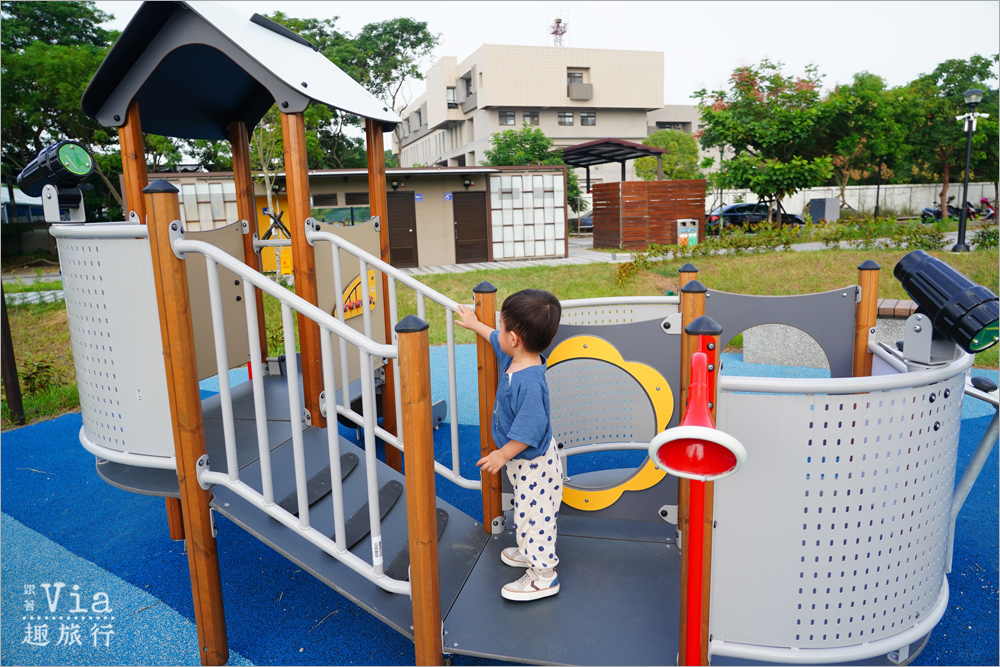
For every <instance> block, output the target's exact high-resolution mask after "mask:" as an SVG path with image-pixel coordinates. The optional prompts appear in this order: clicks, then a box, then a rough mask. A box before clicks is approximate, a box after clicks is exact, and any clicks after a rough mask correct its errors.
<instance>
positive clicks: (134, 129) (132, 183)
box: [118, 102, 149, 225]
mask: <svg viewBox="0 0 1000 667" xmlns="http://www.w3.org/2000/svg"><path fill="white" fill-rule="evenodd" d="M118 141H119V143H120V145H121V153H122V177H123V178H124V180H125V192H123V193H122V195H124V198H125V219H126V220H128V213H129V211H135V212H136V213H137V214H138V215H139V222H140V223H141V224H143V225H144V224H146V198H145V195H143V194H142V191H143V189H144V188H145V187H146V186H147V185H149V177H148V176H147V166H146V149H145V145H144V144H143V140H142V122H141V120H140V118H139V105H138V104H137V103H136V102H132V103H131V104H129V105H128V111H126V113H125V124H124V125H122V126H121V127H119V128H118Z"/></svg>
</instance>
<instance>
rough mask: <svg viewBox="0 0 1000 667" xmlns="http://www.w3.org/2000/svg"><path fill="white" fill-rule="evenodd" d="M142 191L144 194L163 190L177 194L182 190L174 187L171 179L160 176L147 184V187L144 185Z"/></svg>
mask: <svg viewBox="0 0 1000 667" xmlns="http://www.w3.org/2000/svg"><path fill="white" fill-rule="evenodd" d="M142 192H143V194H156V193H161V192H172V193H174V194H177V193H178V192H180V190H178V189H177V188H176V187H174V184H173V183H171V182H170V181H168V180H165V179H163V178H158V179H156V180H155V181H153V182H152V183H150V184H149V185H147V186H146V187H144V188H143V189H142Z"/></svg>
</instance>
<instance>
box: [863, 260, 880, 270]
mask: <svg viewBox="0 0 1000 667" xmlns="http://www.w3.org/2000/svg"><path fill="white" fill-rule="evenodd" d="M881 268H882V267H881V266H879V265H878V262H875V261H874V260H870V259H866V260H865V261H863V262H861V264H859V265H858V271H878V270H880V269H881Z"/></svg>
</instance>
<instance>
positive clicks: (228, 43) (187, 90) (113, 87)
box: [82, 2, 400, 139]
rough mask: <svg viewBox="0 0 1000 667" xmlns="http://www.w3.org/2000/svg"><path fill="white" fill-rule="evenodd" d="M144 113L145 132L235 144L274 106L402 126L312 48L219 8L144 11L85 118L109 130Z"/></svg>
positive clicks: (100, 80) (188, 5)
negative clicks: (130, 113)
mask: <svg viewBox="0 0 1000 667" xmlns="http://www.w3.org/2000/svg"><path fill="white" fill-rule="evenodd" d="M132 100H135V101H136V102H137V103H138V105H139V116H140V119H141V121H142V129H143V131H144V132H150V133H153V134H162V135H165V136H170V137H180V138H185V139H227V138H228V137H229V132H228V127H229V124H230V123H231V122H233V121H243V122H245V123H246V124H247V126H248V127H249V128H251V129H252V128H253V127H255V126H256V125H257V123H258V122H259V121H260V119H261V117H263V115H264V114H265V113H266V112H267V110H268V109H269V108H270V107H271V105H272V104H274V103H277V104H278V106H279V108H280V109H281V111H284V112H286V113H293V112H298V111H304V110H305V108H306V107H307V106H309V103H310V102H312V101H316V102H319V103H321V104H326V105H327V106H330V107H333V108H335V109H340V110H342V111H345V112H348V113H351V114H354V115H357V116H361V117H363V118H371V119H374V120H377V121H380V122H381V123H382V126H383V128H385V130H386V131H389V130H391V129H392V128H394V127H395V126H396V124H397V123H399V121H400V119H399V116H398V115H396V113H395V112H394V111H392V109H390V108H389V106H388V105H387V104H384V103H383V102H381V101H380V100H378V99H377V98H375V97H374V96H373V95H372V94H371V93H369V92H368V91H367V90H365V89H364V88H363V87H362V86H361V85H360V84H359V83H358V82H356V81H354V80H353V79H351V78H350V77H349V76H348V75H347V74H345V73H344V72H343V71H342V70H341V69H340V68H339V67H337V66H336V65H334V64H333V63H332V62H330V61H329V60H328V59H327V58H325V57H324V56H323V55H322V54H320V53H318V52H317V51H316V50H315V49H314V48H313V47H312V45H311V44H309V42H307V41H306V40H304V39H302V38H301V37H299V36H298V35H296V34H294V33H292V32H291V31H288V30H286V29H284V28H282V27H281V26H278V25H277V24H274V23H272V22H270V21H268V20H267V19H264V18H263V17H260V16H257V15H253V16H248V15H243V14H241V13H239V12H236V11H233V10H231V9H229V8H227V7H225V6H223V5H221V4H218V3H215V2H144V3H143V4H142V6H141V7H140V8H139V10H138V11H137V12H136V14H135V16H133V17H132V20H131V21H129V24H128V25H127V26H126V27H125V30H124V31H123V32H122V34H121V36H120V37H119V38H118V41H117V42H115V45H114V46H113V47H112V48H111V51H110V52H109V53H108V55H107V57H106V58H105V59H104V62H103V63H102V64H101V66H100V68H99V69H98V70H97V73H96V74H95V75H94V78H93V79H92V80H91V82H90V85H88V86H87V90H86V91H84V94H83V100H82V106H83V110H84V112H85V113H86V114H87V115H89V116H91V117H94V118H96V119H97V120H98V121H99V122H100V123H101V124H102V125H104V126H106V127H119V126H121V125H122V124H124V122H125V112H126V110H127V109H128V105H129V103H130V102H131V101H132Z"/></svg>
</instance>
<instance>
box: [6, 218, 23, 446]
mask: <svg viewBox="0 0 1000 667" xmlns="http://www.w3.org/2000/svg"><path fill="white" fill-rule="evenodd" d="M11 201H13V199H12V200H11ZM0 299H3V330H2V336H3V361H2V362H0V365H2V367H3V388H4V393H5V394H6V395H7V407H8V408H9V409H10V418H11V421H13V422H14V423H15V424H17V425H18V426H24V401H22V400H21V380H20V379H19V378H18V377H17V361H16V360H15V358H14V339H13V338H11V335H10V320H8V319H7V295H6V294H3V288H2V286H0Z"/></svg>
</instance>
